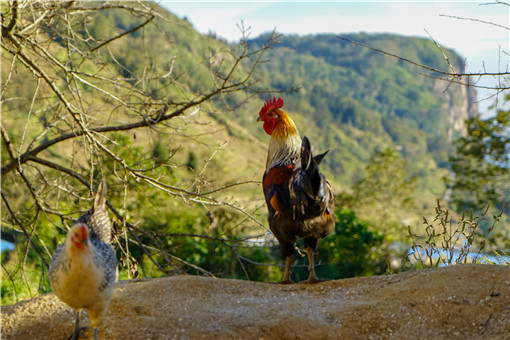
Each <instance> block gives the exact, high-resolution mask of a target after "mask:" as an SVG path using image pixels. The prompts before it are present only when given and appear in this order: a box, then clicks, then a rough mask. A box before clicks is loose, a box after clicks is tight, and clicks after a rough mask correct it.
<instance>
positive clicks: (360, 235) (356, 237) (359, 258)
mask: <svg viewBox="0 0 510 340" xmlns="http://www.w3.org/2000/svg"><path fill="white" fill-rule="evenodd" d="M335 217H336V223H335V232H334V234H332V235H330V236H328V237H327V238H325V239H324V241H323V242H322V243H321V248H325V249H324V251H320V252H319V254H320V256H319V262H320V263H323V265H321V266H319V267H317V272H318V274H319V275H320V276H322V277H328V278H335V279H337V278H345V277H354V276H366V275H378V274H383V273H385V272H386V267H387V264H386V261H385V259H384V258H381V257H379V256H378V253H377V251H376V249H377V248H379V247H381V245H382V242H383V240H384V237H383V235H382V234H380V233H378V232H377V231H375V228H373V226H369V224H368V223H367V222H365V221H360V220H359V219H358V218H357V217H356V214H355V213H354V211H352V210H348V209H339V210H337V211H336V212H335ZM305 278H306V277H305Z"/></svg>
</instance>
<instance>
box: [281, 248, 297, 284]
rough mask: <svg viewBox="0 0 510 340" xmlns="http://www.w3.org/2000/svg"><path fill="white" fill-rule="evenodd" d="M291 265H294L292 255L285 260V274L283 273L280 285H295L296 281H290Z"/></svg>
mask: <svg viewBox="0 0 510 340" xmlns="http://www.w3.org/2000/svg"><path fill="white" fill-rule="evenodd" d="M291 263H292V255H291V256H287V257H286V258H285V272H284V273H283V279H282V281H280V283H284V284H289V283H294V281H292V280H291V279H290V264H291Z"/></svg>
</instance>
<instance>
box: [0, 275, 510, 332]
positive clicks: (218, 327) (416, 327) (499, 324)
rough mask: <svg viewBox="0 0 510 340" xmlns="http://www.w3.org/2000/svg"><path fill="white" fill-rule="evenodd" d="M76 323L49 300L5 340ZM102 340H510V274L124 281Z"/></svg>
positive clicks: (21, 309) (17, 316) (8, 328)
mask: <svg viewBox="0 0 510 340" xmlns="http://www.w3.org/2000/svg"><path fill="white" fill-rule="evenodd" d="M85 315H86V313H83V315H82V320H83V321H82V323H83V324H84V325H88V319H86V318H85ZM73 323H74V314H73V312H72V310H71V309H70V308H68V307H67V306H66V305H65V304H64V303H62V302H60V301H59V300H58V299H57V298H56V297H55V296H54V295H53V294H46V295H43V296H40V297H37V298H34V299H31V300H27V301H23V302H20V303H18V304H16V305H12V306H4V307H3V308H2V339H29V340H32V339H64V338H66V337H67V336H68V335H69V334H70V333H71V331H72V329H73V327H74V324H73ZM87 335H92V332H90V331H89V332H87ZM99 338H100V339H173V338H176V339H202V338H204V339H213V338H216V339H310V338H312V339H313V338H314V339H327V338H330V339H332V338H337V339H387V338H396V339H405V338H421V339H510V266H489V265H461V266H453V267H448V268H438V269H428V270H419V271H410V272H406V273H403V274H398V275H385V276H373V277H363V278H354V279H344V280H336V281H328V282H323V283H319V284H315V285H304V284H295V285H277V284H269V283H259V282H248V281H241V280H226V279H212V278H204V277H197V276H175V277H166V278H160V279H146V280H145V279H144V280H131V281H123V282H120V283H118V284H117V286H116V288H115V293H114V296H113V299H112V303H111V305H110V309H109V311H108V314H107V317H106V319H105V320H104V323H103V327H102V328H101V329H100V330H99Z"/></svg>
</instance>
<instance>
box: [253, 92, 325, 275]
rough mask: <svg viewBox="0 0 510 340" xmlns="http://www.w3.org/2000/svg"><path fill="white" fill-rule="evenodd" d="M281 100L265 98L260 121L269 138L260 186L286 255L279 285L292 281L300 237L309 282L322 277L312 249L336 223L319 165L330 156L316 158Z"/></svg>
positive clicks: (270, 221) (306, 139)
mask: <svg viewBox="0 0 510 340" xmlns="http://www.w3.org/2000/svg"><path fill="white" fill-rule="evenodd" d="M282 107H283V99H281V98H278V99H276V98H273V99H272V100H271V99H269V100H268V101H266V103H265V104H264V106H263V107H262V109H261V110H260V112H259V117H258V118H257V121H262V122H263V123H264V124H263V127H264V130H265V131H266V133H267V134H269V135H270V136H271V139H270V141H269V148H268V154H267V162H266V171H265V172H264V177H263V179H262V187H263V191H264V196H265V199H266V204H267V209H268V221H269V227H270V229H271V231H272V232H273V234H274V236H275V237H276V239H277V240H278V242H279V244H280V248H281V250H282V253H283V256H284V257H285V272H284V274H283V278H282V281H281V283H292V282H293V281H292V280H291V278H290V265H291V262H292V255H293V254H294V247H295V243H296V242H297V240H298V238H300V237H301V238H303V239H304V244H305V247H306V252H307V254H308V260H309V266H308V269H309V272H310V275H309V277H308V279H307V280H306V281H304V282H305V283H316V282H318V281H320V280H319V279H318V278H317V275H316V274H315V266H314V252H315V248H316V246H317V240H318V239H319V238H323V237H326V236H327V235H328V234H329V233H330V232H331V231H332V230H333V227H334V225H335V221H334V215H333V212H334V209H335V205H334V199H333V194H332V193H331V187H330V185H329V183H328V181H327V180H326V177H325V176H324V175H323V174H322V173H321V172H320V169H319V163H320V162H321V160H322V159H323V158H324V156H325V155H326V153H327V151H326V152H325V153H323V154H320V155H318V156H315V157H313V155H312V152H311V146H310V141H309V140H308V138H307V137H304V138H303V140H301V138H300V136H299V132H298V130H297V128H296V125H295V124H294V121H293V120H292V119H291V118H290V117H289V116H288V115H287V114H286V113H285V112H283V111H282V110H281V108H282Z"/></svg>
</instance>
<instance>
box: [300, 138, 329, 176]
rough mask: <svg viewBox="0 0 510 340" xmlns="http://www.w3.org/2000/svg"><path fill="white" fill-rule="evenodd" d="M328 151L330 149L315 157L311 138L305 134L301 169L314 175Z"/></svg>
mask: <svg viewBox="0 0 510 340" xmlns="http://www.w3.org/2000/svg"><path fill="white" fill-rule="evenodd" d="M328 152H329V150H328V151H326V152H324V153H321V154H319V155H317V156H315V157H314V156H313V155H312V147H311V145H310V140H309V139H308V137H306V136H304V137H303V141H302V143H301V169H303V170H304V171H306V172H307V173H308V174H310V175H312V174H313V173H315V171H316V169H317V168H318V166H319V164H320V162H321V161H322V159H323V158H324V156H326V154H327V153H328Z"/></svg>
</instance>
